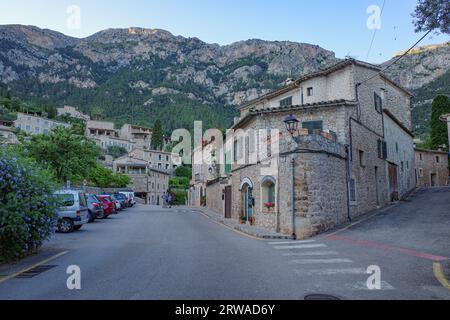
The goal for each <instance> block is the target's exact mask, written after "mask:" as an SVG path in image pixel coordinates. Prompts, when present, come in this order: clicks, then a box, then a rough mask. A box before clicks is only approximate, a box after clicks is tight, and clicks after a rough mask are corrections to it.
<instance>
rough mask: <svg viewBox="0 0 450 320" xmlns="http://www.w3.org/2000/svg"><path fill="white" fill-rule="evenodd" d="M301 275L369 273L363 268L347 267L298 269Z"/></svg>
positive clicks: (297, 271)
mask: <svg viewBox="0 0 450 320" xmlns="http://www.w3.org/2000/svg"><path fill="white" fill-rule="evenodd" d="M296 273H297V274H300V275H310V276H312V275H314V276H332V275H340V274H367V273H366V269H363V268H347V269H319V270H307V271H305V270H296Z"/></svg>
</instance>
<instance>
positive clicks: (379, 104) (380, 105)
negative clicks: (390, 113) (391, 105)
mask: <svg viewBox="0 0 450 320" xmlns="http://www.w3.org/2000/svg"><path fill="white" fill-rule="evenodd" d="M373 96H374V105H375V110H377V111H378V112H379V113H383V99H381V97H380V96H379V95H378V94H377V93H376V92H374V94H373Z"/></svg>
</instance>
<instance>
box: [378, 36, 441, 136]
mask: <svg viewBox="0 0 450 320" xmlns="http://www.w3.org/2000/svg"><path fill="white" fill-rule="evenodd" d="M396 58H397V57H394V58H393V59H392V60H390V61H388V62H386V63H384V64H383V65H382V66H383V67H386V66H388V65H389V64H391V63H392V62H393V61H394V60H395V59H396ZM386 73H387V74H388V75H389V77H391V78H392V79H393V80H394V81H396V82H398V83H400V84H401V85H403V86H404V87H405V88H408V89H409V90H411V91H412V93H413V94H414V97H413V100H412V118H413V119H412V120H413V123H414V132H415V134H416V135H417V136H418V137H421V138H425V137H426V136H427V135H428V134H429V133H430V126H429V119H430V115H431V104H432V102H433V98H434V97H436V96H437V95H439V94H446V95H448V96H450V42H447V43H443V44H440V45H432V46H423V47H419V48H417V49H415V50H413V51H412V53H410V54H408V55H406V56H405V57H404V58H402V59H401V60H400V61H399V62H397V63H396V64H394V65H392V67H390V68H389V69H388V70H387V71H386Z"/></svg>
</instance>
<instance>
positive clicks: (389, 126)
mask: <svg viewBox="0 0 450 320" xmlns="http://www.w3.org/2000/svg"><path fill="white" fill-rule="evenodd" d="M384 116H385V117H384V135H385V137H386V141H387V145H386V151H387V155H386V161H387V162H388V164H387V169H388V178H389V179H388V188H389V197H390V200H391V201H395V200H400V199H402V198H404V197H405V196H407V195H408V194H409V193H410V192H411V190H413V189H414V187H415V185H416V183H415V174H414V170H413V168H415V158H414V142H413V139H414V135H413V133H412V132H411V131H410V130H409V129H408V128H406V127H405V126H404V125H403V124H402V123H401V122H400V121H398V119H397V118H396V117H395V116H394V115H393V114H392V113H391V112H390V111H389V110H387V109H386V110H384ZM380 147H381V148H382V149H383V146H380Z"/></svg>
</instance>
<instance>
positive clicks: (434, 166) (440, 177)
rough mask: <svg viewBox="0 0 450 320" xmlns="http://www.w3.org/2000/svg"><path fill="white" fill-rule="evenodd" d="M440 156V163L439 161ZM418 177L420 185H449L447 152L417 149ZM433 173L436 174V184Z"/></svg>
mask: <svg viewBox="0 0 450 320" xmlns="http://www.w3.org/2000/svg"><path fill="white" fill-rule="evenodd" d="M437 157H439V163H438V162H437V159H436V158H437ZM415 158H416V177H417V180H416V181H417V186H418V187H425V188H427V187H432V186H435V187H438V186H448V185H449V171H448V154H447V153H445V152H439V151H432V150H424V149H415ZM432 175H435V178H434V185H433V183H432V179H431V177H432Z"/></svg>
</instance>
